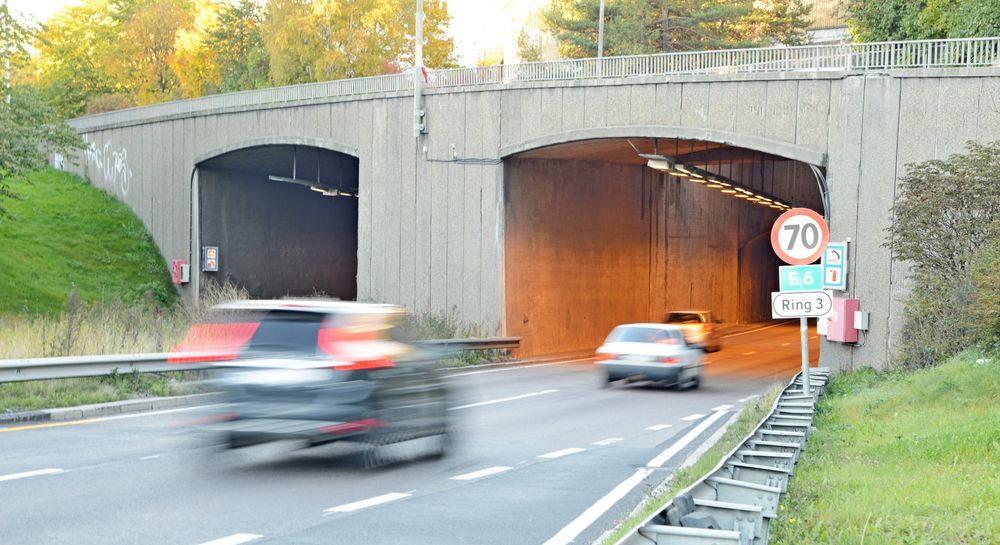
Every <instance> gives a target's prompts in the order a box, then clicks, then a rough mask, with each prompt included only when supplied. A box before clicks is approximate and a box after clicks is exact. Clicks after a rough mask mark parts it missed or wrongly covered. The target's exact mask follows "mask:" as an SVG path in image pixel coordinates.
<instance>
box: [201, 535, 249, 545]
mask: <svg viewBox="0 0 1000 545" xmlns="http://www.w3.org/2000/svg"><path fill="white" fill-rule="evenodd" d="M262 537H264V536H261V535H257V534H233V535H231V536H226V537H220V538H219V539H213V540H212V541H206V542H204V543H199V544H198V545H240V543H246V542H247V541H253V540H255V539H260V538H262Z"/></svg>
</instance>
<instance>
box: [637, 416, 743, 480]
mask: <svg viewBox="0 0 1000 545" xmlns="http://www.w3.org/2000/svg"><path fill="white" fill-rule="evenodd" d="M726 412H727V411H716V412H715V413H713V414H712V416H710V417H708V418H706V419H705V420H703V421H702V422H701V423H700V424H698V425H697V426H695V428H694V429H692V430H691V431H689V432H687V434H686V435H685V436H684V437H681V438H680V440H679V441H677V442H676V443H674V444H673V445H670V447H669V448H667V450H664V451H663V452H661V453H659V454H658V455H657V456H656V458H653V459H652V460H650V461H649V463H648V464H646V467H660V466H662V465H663V464H664V463H665V462H666V461H667V460H669V459H671V458H673V457H674V456H675V455H676V454H677V453H678V452H680V451H681V449H683V448H684V447H686V446H688V444H689V443H690V442H691V441H694V440H695V438H696V437H698V436H699V435H701V434H702V432H704V431H705V430H706V429H708V428H709V426H711V425H712V424H715V422H716V421H717V420H718V419H720V418H722V417H723V416H725V415H726Z"/></svg>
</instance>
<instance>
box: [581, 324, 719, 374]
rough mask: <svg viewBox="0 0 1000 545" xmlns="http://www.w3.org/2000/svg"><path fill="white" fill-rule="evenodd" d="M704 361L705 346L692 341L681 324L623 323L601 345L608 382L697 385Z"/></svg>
mask: <svg viewBox="0 0 1000 545" xmlns="http://www.w3.org/2000/svg"><path fill="white" fill-rule="evenodd" d="M703 362H704V353H703V352H702V350H701V349H699V348H697V347H694V346H691V345H689V344H688V342H687V341H685V340H684V333H683V331H681V329H680V328H679V327H676V326H673V325H665V324H624V325H620V326H618V327H616V328H615V329H614V330H612V331H611V333H610V334H609V335H608V338H607V339H605V340H604V344H602V345H601V346H600V347H599V348H598V349H597V364H598V365H599V366H600V367H602V368H603V369H604V371H605V382H604V384H605V385H609V384H611V383H612V382H615V381H618V380H628V381H633V380H650V381H657V382H664V383H666V384H672V385H677V386H686V387H689V388H697V387H698V386H699V385H700V384H701V368H702V365H703Z"/></svg>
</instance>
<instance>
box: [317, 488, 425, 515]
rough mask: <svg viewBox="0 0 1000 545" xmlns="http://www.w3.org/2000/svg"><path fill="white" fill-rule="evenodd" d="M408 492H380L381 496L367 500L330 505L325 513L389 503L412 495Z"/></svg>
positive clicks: (344, 511) (348, 510)
mask: <svg viewBox="0 0 1000 545" xmlns="http://www.w3.org/2000/svg"><path fill="white" fill-rule="evenodd" d="M412 495H413V494H412V493H409V492H390V493H388V494H382V495H381V496H375V497H374V498H368V499H367V500H360V501H356V502H351V503H345V504H344V505H338V506H336V507H331V508H329V509H325V510H324V512H326V513H350V512H352V511H358V510H360V509H365V508H367V507H373V506H376V505H381V504H383V503H389V502H391V501H396V500H401V499H403V498H408V497H410V496H412Z"/></svg>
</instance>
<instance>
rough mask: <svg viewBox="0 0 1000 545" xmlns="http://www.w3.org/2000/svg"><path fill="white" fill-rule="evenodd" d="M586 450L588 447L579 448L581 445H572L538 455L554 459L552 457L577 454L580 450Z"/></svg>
mask: <svg viewBox="0 0 1000 545" xmlns="http://www.w3.org/2000/svg"><path fill="white" fill-rule="evenodd" d="M585 450H587V449H585V448H579V447H570V448H564V449H562V450H557V451H555V452H549V453H547V454H539V455H538V457H539V458H549V459H552V458H562V457H563V456H569V455H570V454H576V453H578V452H584V451H585Z"/></svg>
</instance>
